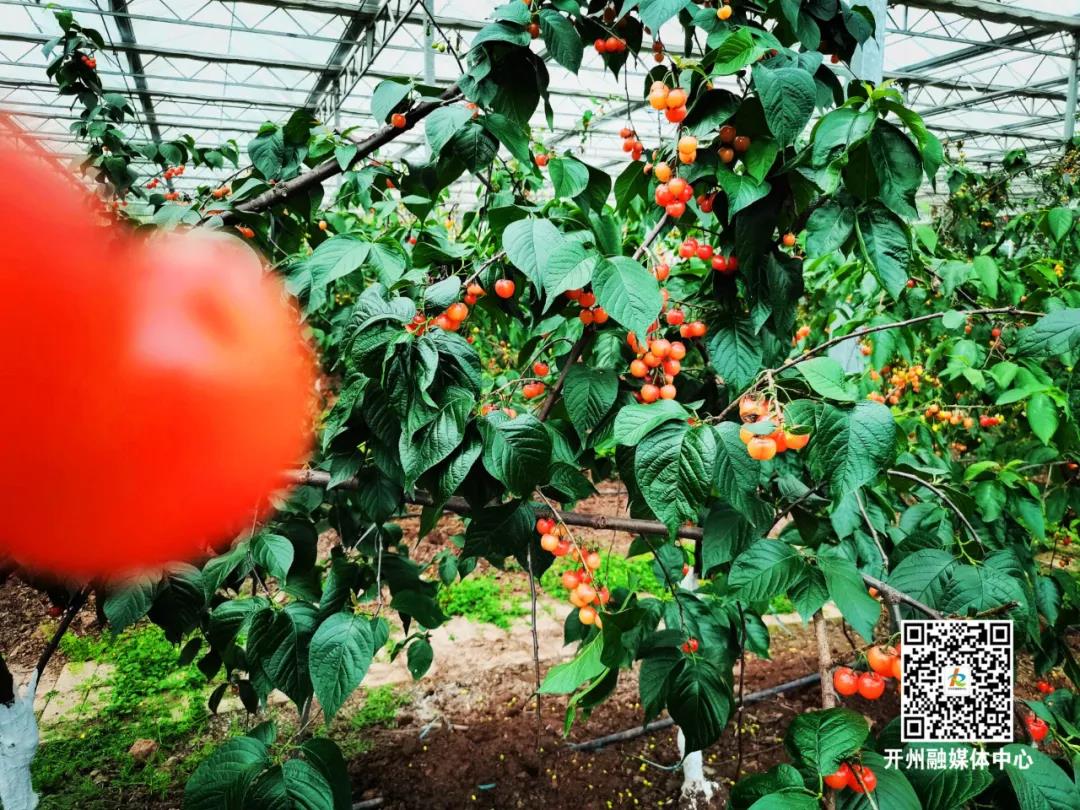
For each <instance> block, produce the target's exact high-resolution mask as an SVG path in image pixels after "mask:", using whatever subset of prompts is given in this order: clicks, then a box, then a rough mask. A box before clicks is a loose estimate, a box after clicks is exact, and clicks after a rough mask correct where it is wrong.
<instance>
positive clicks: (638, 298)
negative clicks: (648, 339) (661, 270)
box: [593, 256, 663, 336]
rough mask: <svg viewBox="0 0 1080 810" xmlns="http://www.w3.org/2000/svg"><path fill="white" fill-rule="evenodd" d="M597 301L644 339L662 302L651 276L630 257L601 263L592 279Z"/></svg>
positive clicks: (616, 258) (613, 316)
mask: <svg viewBox="0 0 1080 810" xmlns="http://www.w3.org/2000/svg"><path fill="white" fill-rule="evenodd" d="M593 291H594V292H595V293H596V300H597V302H598V303H599V304H600V306H602V307H603V308H604V309H606V310H607V311H608V314H610V315H611V317H612V318H614V319H615V320H616V321H618V322H619V323H620V324H621V325H622V326H624V327H626V328H627V329H629V330H631V331H633V332H634V333H635V334H637V335H640V336H644V335H645V334H646V332H648V329H649V326H650V325H651V324H652V322H653V321H654V320H656V317H657V315H658V314H659V312H660V307H661V306H662V305H663V299H662V298H661V297H660V285H659V284H657V282H656V279H655V278H654V277H653V275H652V273H650V272H649V271H648V270H646V269H645V268H644V267H642V266H641V265H640V264H638V263H637V262H636V261H634V260H633V259H631V258H629V257H627V256H615V257H613V258H611V259H606V260H604V261H602V262H600V264H599V266H597V268H596V271H595V274H594V275H593Z"/></svg>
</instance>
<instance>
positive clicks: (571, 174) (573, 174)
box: [547, 157, 589, 199]
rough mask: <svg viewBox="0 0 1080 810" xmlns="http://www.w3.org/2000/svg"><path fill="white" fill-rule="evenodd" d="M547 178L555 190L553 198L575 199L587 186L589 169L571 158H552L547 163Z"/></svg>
mask: <svg viewBox="0 0 1080 810" xmlns="http://www.w3.org/2000/svg"><path fill="white" fill-rule="evenodd" d="M547 168H548V176H549V177H550V178H551V185H552V186H553V187H554V189H555V196H556V197H562V198H564V199H570V198H572V197H576V196H577V195H578V194H580V193H581V192H583V191H584V190H585V188H586V186H588V185H589V167H588V166H586V165H585V164H584V163H582V162H581V161H580V160H576V159H575V158H571V157H553V158H552V159H551V160H549V161H548V166H547Z"/></svg>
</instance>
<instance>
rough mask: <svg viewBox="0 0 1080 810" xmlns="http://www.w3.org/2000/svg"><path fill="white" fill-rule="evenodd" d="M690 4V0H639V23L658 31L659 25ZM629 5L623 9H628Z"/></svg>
mask: <svg viewBox="0 0 1080 810" xmlns="http://www.w3.org/2000/svg"><path fill="white" fill-rule="evenodd" d="M688 5H690V0H641V2H640V3H639V4H638V7H639V9H640V12H641V23H642V25H644V26H646V27H647V28H651V29H652V30H653V31H659V30H660V26H662V25H663V24H664V23H666V22H667V21H668V20H670V19H671V18H672V17H674V16H675V15H676V14H678V13H679V12H680V11H682V10H683V9H684V8H686V7H687V6H688ZM629 8H630V7H627V8H626V9H624V11H628V10H629Z"/></svg>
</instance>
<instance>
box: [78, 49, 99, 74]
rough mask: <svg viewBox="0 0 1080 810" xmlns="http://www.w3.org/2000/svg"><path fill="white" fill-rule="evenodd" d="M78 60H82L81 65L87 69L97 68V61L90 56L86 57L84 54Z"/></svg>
mask: <svg viewBox="0 0 1080 810" xmlns="http://www.w3.org/2000/svg"><path fill="white" fill-rule="evenodd" d="M79 58H80V59H81V60H82V63H83V64H84V65H86V66H87V67H88V68H90V69H91V70H94V69H95V68H96V67H97V59H95V58H94V57H92V56H87V55H86V54H85V53H84V54H83V55H82V56H81V57H79Z"/></svg>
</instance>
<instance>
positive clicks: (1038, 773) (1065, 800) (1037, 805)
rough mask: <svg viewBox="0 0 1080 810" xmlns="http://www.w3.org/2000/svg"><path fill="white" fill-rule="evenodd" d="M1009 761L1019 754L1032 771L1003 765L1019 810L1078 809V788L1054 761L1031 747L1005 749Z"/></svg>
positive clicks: (1079, 796) (1014, 745) (1015, 745)
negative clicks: (1029, 764) (1029, 763)
mask: <svg viewBox="0 0 1080 810" xmlns="http://www.w3.org/2000/svg"><path fill="white" fill-rule="evenodd" d="M1002 750H1003V751H1005V752H1007V753H1008V754H1009V755H1010V757H1015V756H1017V755H1019V754H1021V753H1023V754H1025V755H1026V756H1029V757H1030V758H1031V759H1032V764H1031V767H1030V768H1028V769H1026V770H1021V769H1020V768H1017V767H1016V766H1015V765H1011V764H1010V765H1006V766H1005V773H1007V774H1008V775H1009V782H1010V783H1012V787H1013V791H1014V792H1015V793H1016V800H1017V802H1018V803H1019V805H1020V810H1075V808H1077V807H1080V788H1078V787H1077V786H1076V783H1075V782H1073V781H1072V780H1070V779H1069V777H1068V775H1066V773H1065V772H1064V771H1063V770H1062V769H1061V768H1060V767H1059V766H1058V765H1057V763H1056V762H1054V760H1052V759H1051V758H1050V757H1048V756H1047V755H1046V754H1044V753H1043V752H1042V751H1040V750H1039V749H1037V748H1034V747H1032V746H1030V745H1017V744H1013V745H1006V746H1005V747H1004V748H1003V749H1002Z"/></svg>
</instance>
